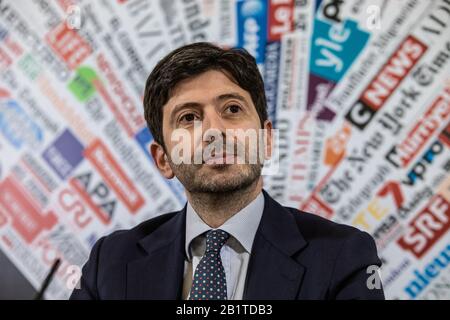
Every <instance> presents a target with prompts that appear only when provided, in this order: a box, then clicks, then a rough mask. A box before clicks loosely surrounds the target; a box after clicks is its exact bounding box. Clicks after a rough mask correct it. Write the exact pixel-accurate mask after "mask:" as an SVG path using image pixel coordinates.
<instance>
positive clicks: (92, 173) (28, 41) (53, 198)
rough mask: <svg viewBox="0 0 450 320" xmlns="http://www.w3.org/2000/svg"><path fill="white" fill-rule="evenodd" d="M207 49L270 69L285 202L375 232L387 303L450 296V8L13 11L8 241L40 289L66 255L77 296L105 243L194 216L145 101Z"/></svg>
mask: <svg viewBox="0 0 450 320" xmlns="http://www.w3.org/2000/svg"><path fill="white" fill-rule="evenodd" d="M196 41H212V42H215V43H217V44H220V45H223V46H228V47H245V48H246V49H247V50H248V51H249V52H250V53H252V54H253V55H254V57H255V58H256V61H257V63H258V65H259V67H260V70H261V73H262V74H263V76H264V80H265V86H266V88H265V89H266V95H267V100H268V109H269V114H270V117H271V119H272V120H273V121H274V122H275V126H276V128H277V129H279V136H278V137H279V139H278V145H277V147H278V150H279V154H278V156H279V170H278V171H277V172H276V173H275V174H272V175H268V176H265V177H264V179H265V181H264V183H265V188H266V189H267V190H268V191H269V193H270V194H271V195H272V196H273V197H274V198H276V199H277V200H278V201H280V202H282V203H283V204H285V205H288V206H293V207H296V208H300V209H302V210H305V211H310V212H314V213H316V214H318V215H321V216H324V217H326V218H328V219H332V220H334V221H337V222H340V223H346V224H350V225H354V226H356V227H358V228H360V229H362V230H365V231H367V232H369V233H370V234H371V235H372V236H373V237H374V238H375V240H376V243H377V246H378V250H379V255H380V258H381V259H382V261H383V263H384V266H383V268H382V278H383V282H384V287H385V292H386V296H387V298H389V299H449V298H450V267H449V264H450V231H449V227H450V175H449V170H450V152H449V149H450V125H449V120H450V0H435V1H431V0H430V1H428V0H389V1H387V0H386V1H385V0H370V1H369V0H353V1H350V0H343V1H342V0H339V1H338V0H322V1H320V0H316V1H314V0H267V1H265V0H247V1H239V0H150V1H144V0H128V1H127V0H115V1H112V0H111V1H106V0H99V1H87V0H86V1H81V0H80V1H69V0H67V1H65V0H55V1H40V0H14V1H12V0H9V1H8V0H3V1H0V248H1V251H2V252H3V254H4V255H6V256H7V257H8V260H10V261H11V262H12V263H13V264H14V265H15V267H16V268H17V269H18V270H19V271H20V273H21V274H22V275H23V276H24V277H25V278H26V279H27V280H28V281H29V282H30V283H31V284H32V286H34V287H35V288H39V286H40V284H41V283H42V281H43V280H44V278H45V276H46V274H47V272H48V271H49V268H50V266H51V265H52V263H53V261H54V260H55V258H56V257H60V258H61V259H62V265H61V267H60V268H59V271H58V273H57V275H56V277H55V278H54V280H53V282H52V283H51V285H50V287H49V289H48V291H47V298H51V299H55V298H67V297H68V296H69V294H70V292H71V288H73V279H74V277H76V274H77V269H76V268H74V267H73V266H76V265H78V266H81V265H83V264H84V262H85V261H86V260H87V257H88V253H89V251H90V248H91V246H92V245H93V244H94V242H95V241H96V240H97V239H98V238H99V237H101V236H102V235H105V234H108V233H110V232H111V231H113V230H115V229H119V228H130V227H132V226H134V225H135V224H137V223H139V222H141V221H143V220H146V219H149V218H151V217H154V216H155V215H157V214H160V213H163V212H168V211H172V210H175V209H178V208H181V207H182V205H183V204H184V201H185V198H184V194H183V190H182V187H181V185H180V184H179V183H178V182H176V181H166V180H165V179H163V178H162V177H161V176H160V175H159V173H158V172H157V170H156V169H155V166H154V164H153V162H152V159H151V157H150V155H149V152H148V146H149V144H150V142H151V141H152V136H151V134H150V133H149V131H148V129H147V128H146V124H145V121H144V118H143V110H142V97H143V91H144V85H145V81H146V78H147V76H148V74H149V72H150V71H151V70H152V68H153V66H154V65H155V64H156V63H157V61H158V60H159V59H160V58H161V57H162V56H163V55H165V54H166V53H168V52H169V51H170V50H172V49H174V48H176V47H179V46H181V45H183V44H187V43H190V42H196ZM1 290H3V289H2V288H0V291H1Z"/></svg>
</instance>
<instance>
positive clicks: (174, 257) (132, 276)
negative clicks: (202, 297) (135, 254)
mask: <svg viewBox="0 0 450 320" xmlns="http://www.w3.org/2000/svg"><path fill="white" fill-rule="evenodd" d="M185 209H186V207H185V208H184V209H183V210H181V211H180V212H179V213H177V214H176V215H175V216H174V217H172V218H171V219H170V220H169V221H167V222H165V223H164V224H163V225H161V226H160V227H159V228H158V229H156V230H155V231H154V232H152V233H151V234H150V235H148V236H147V237H145V238H143V239H142V240H141V241H139V245H140V246H141V247H142V248H143V249H144V250H145V252H146V255H145V256H144V257H143V258H140V259H138V260H134V261H132V262H130V263H128V265H127V299H155V300H157V299H168V300H173V299H181V290H182V284H183V273H184V260H185V257H184V241H185V239H184V238H185V223H186V210H185Z"/></svg>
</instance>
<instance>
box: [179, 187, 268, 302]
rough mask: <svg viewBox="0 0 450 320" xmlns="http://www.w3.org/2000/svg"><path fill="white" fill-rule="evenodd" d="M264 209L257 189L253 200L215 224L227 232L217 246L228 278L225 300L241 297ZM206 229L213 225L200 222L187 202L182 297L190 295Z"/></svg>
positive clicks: (203, 250) (202, 253)
mask: <svg viewBox="0 0 450 320" xmlns="http://www.w3.org/2000/svg"><path fill="white" fill-rule="evenodd" d="M263 211H264V195H263V194H262V192H260V193H259V195H258V196H257V197H256V198H255V200H253V201H252V202H250V203H249V204H248V205H247V206H246V207H245V208H243V209H242V210H241V211H239V212H238V213H236V214H235V215H234V216H232V217H231V218H230V219H228V220H227V221H225V223H224V224H223V225H221V226H220V227H219V228H217V229H221V230H223V231H226V232H228V233H229V234H230V237H229V238H228V240H227V242H226V243H225V244H224V246H223V247H222V249H221V250H220V257H221V259H222V264H223V267H224V269H225V277H226V281H227V299H228V300H242V296H243V293H244V285H245V279H246V276H247V267H248V262H249V259H250V253H251V251H252V246H253V240H254V239H255V234H256V230H257V229H258V226H259V223H260V221H261V216H262V213H263ZM209 230H212V228H211V227H210V226H208V225H207V224H206V223H205V222H203V220H202V219H201V218H200V216H199V215H198V214H197V213H196V212H195V210H194V209H193V208H192V206H191V205H190V203H189V202H188V204H187V208H186V241H185V250H186V257H187V259H186V261H185V265H184V281H183V299H188V298H189V291H190V290H191V285H192V279H193V278H194V273H195V269H196V267H197V265H198V263H199V262H200V260H201V258H202V257H203V255H204V254H205V250H206V237H205V234H204V233H205V232H206V231H209Z"/></svg>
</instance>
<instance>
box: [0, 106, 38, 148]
mask: <svg viewBox="0 0 450 320" xmlns="http://www.w3.org/2000/svg"><path fill="white" fill-rule="evenodd" d="M0 133H2V134H3V135H4V136H5V138H6V139H7V140H8V141H9V143H11V144H12V145H13V146H14V147H15V148H16V149H19V148H21V147H22V146H24V145H27V146H28V147H36V146H37V145H38V144H40V143H41V142H42V140H43V133H42V130H41V128H40V127H39V126H38V125H37V124H36V123H34V122H33V120H31V118H30V117H29V116H28V115H27V114H26V112H25V111H24V110H23V109H22V108H21V107H20V106H19V104H18V103H17V102H16V101H15V100H7V101H4V102H2V103H1V104H0Z"/></svg>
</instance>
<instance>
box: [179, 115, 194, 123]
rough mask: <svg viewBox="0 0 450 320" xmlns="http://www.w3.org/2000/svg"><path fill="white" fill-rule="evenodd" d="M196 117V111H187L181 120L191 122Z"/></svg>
mask: <svg viewBox="0 0 450 320" xmlns="http://www.w3.org/2000/svg"><path fill="white" fill-rule="evenodd" d="M195 119H196V115H195V114H194V113H186V114H184V115H182V116H181V117H180V119H179V122H181V123H189V122H192V121H194V120H195Z"/></svg>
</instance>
